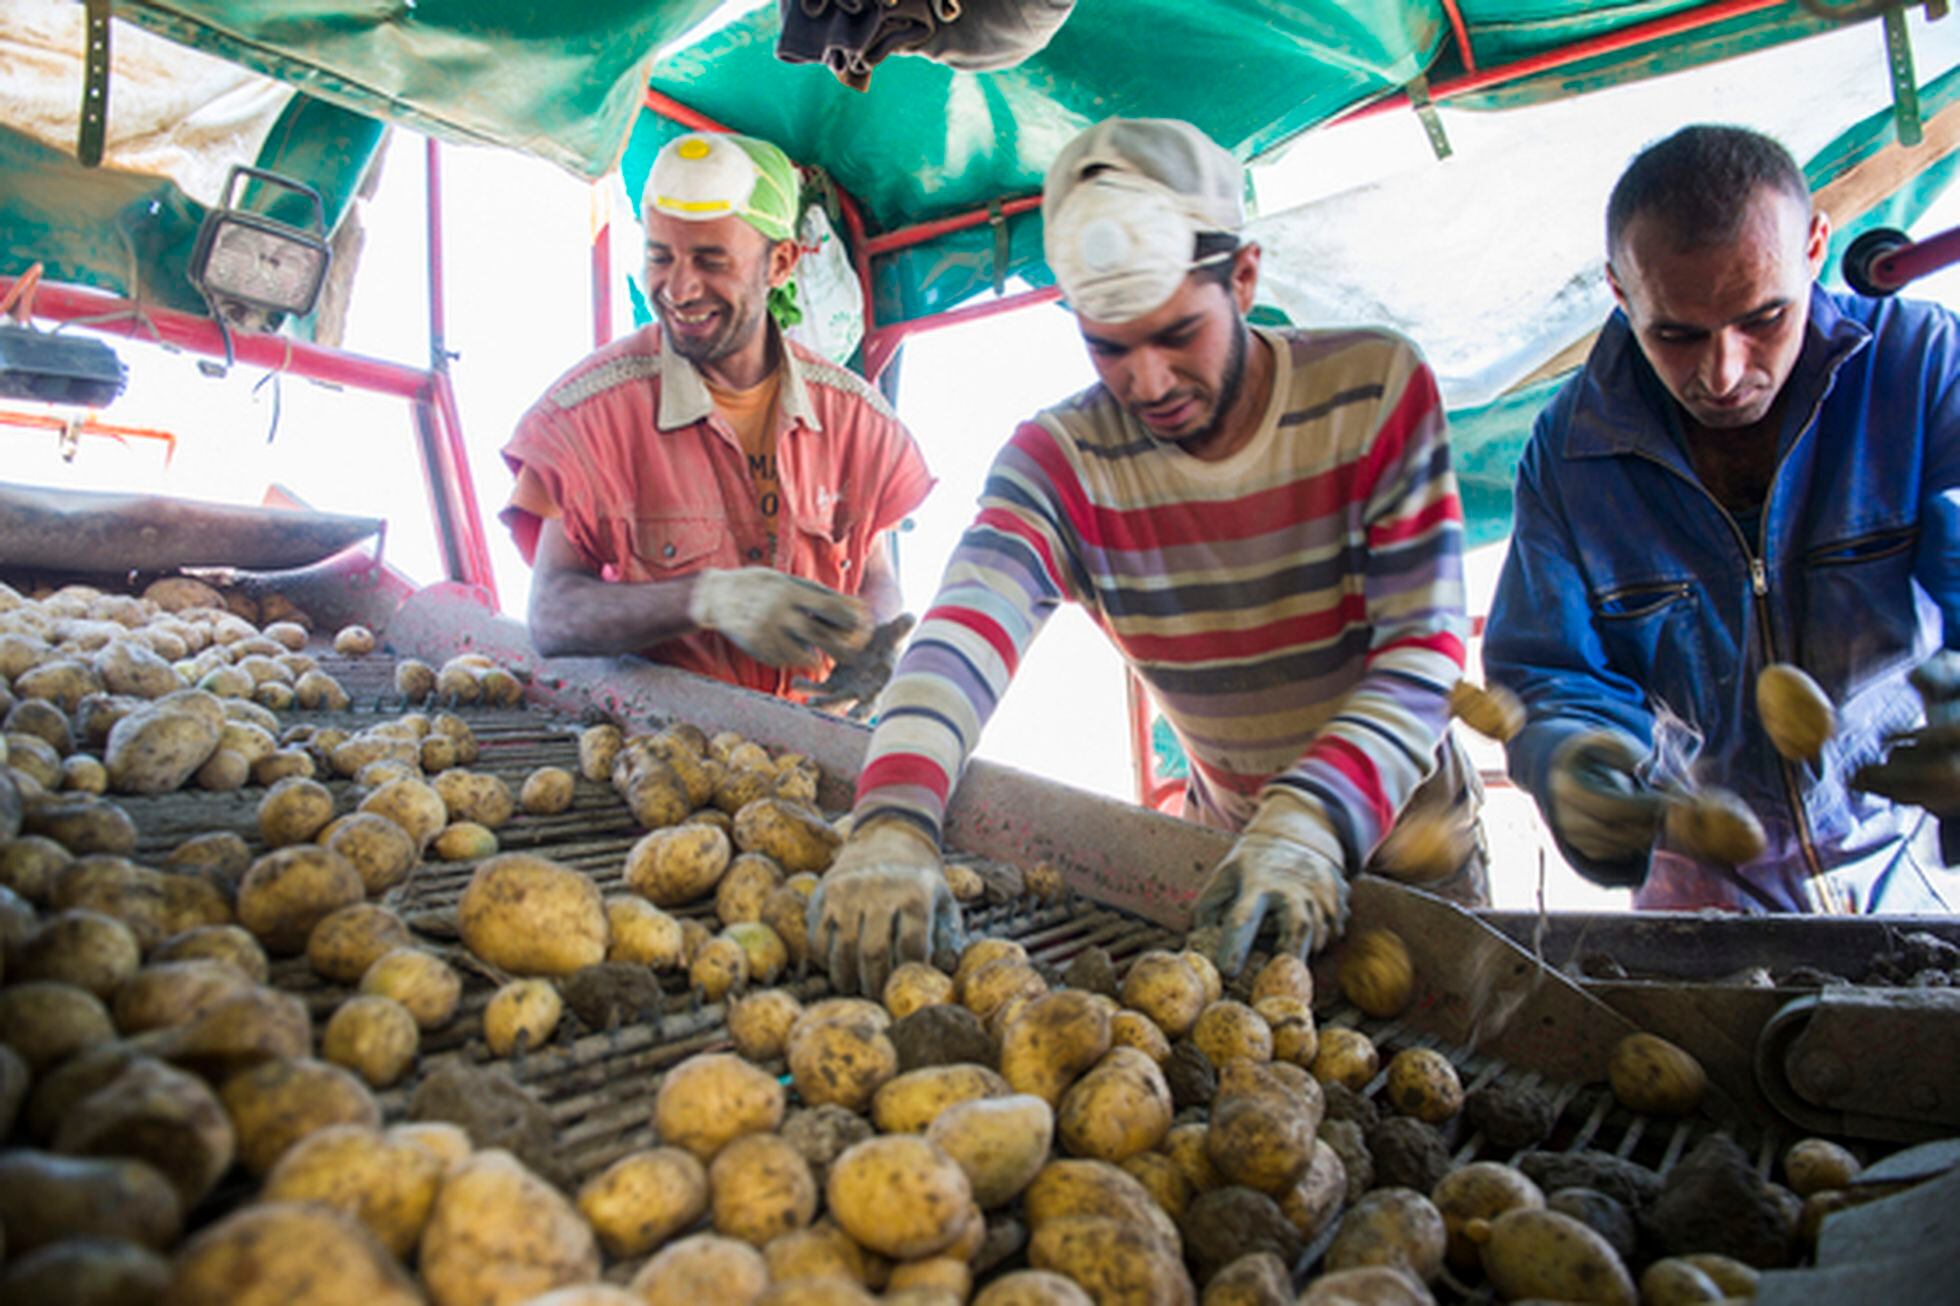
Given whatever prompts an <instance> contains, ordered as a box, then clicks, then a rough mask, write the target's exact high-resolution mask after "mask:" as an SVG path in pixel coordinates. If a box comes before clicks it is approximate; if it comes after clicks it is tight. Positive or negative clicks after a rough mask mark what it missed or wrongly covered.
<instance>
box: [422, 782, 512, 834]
mask: <svg viewBox="0 0 1960 1306" xmlns="http://www.w3.org/2000/svg"><path fill="white" fill-rule="evenodd" d="M435 786H436V792H437V793H438V794H440V795H442V801H443V804H444V805H445V806H446V807H447V808H448V809H449V819H450V820H451V821H474V822H475V823H476V824H478V825H481V826H483V827H485V828H486V829H490V830H497V829H502V828H503V826H504V825H506V824H507V823H508V822H509V821H510V818H511V815H512V813H514V812H515V811H516V810H517V802H516V800H515V799H513V798H512V797H511V794H510V786H509V785H507V784H505V783H504V782H503V781H502V780H500V779H498V778H497V777H496V776H494V775H484V774H481V773H479V772H476V771H465V770H463V769H461V768H460V767H459V768H457V769H455V770H451V771H444V772H443V773H442V774H441V775H439V776H437V777H436V779H435Z"/></svg>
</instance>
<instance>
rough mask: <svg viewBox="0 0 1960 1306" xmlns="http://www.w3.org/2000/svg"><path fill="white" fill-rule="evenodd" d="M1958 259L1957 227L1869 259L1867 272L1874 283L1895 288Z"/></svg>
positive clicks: (1959, 234)
mask: <svg viewBox="0 0 1960 1306" xmlns="http://www.w3.org/2000/svg"><path fill="white" fill-rule="evenodd" d="M1956 262H1960V227H1953V228H1951V229H1949V230H1946V231H1942V232H1940V233H1939V234H1938V235H1937V236H1928V237H1927V238H1926V239H1925V240H1917V241H1914V242H1912V243H1911V244H1909V245H1905V246H1902V247H1900V248H1899V249H1896V250H1893V251H1892V252H1891V253H1890V254H1885V255H1881V256H1880V257H1878V258H1875V259H1873V260H1872V264H1871V269H1870V271H1869V272H1868V273H1867V276H1869V278H1870V279H1871V281H1872V283H1873V284H1874V285H1878V286H1883V287H1885V288H1886V289H1888V290H1897V289H1899V288H1900V287H1902V286H1904V285H1906V284H1907V283H1908V282H1912V281H1917V280H1918V279H1919V278H1920V277H1923V276H1925V275H1927V274H1928V273H1931V272H1937V271H1939V270H1940V269H1941V268H1943V267H1947V266H1949V265H1951V264H1953V263H1956Z"/></svg>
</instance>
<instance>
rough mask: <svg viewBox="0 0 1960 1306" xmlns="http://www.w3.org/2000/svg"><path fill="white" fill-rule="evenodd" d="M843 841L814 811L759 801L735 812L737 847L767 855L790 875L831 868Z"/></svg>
mask: <svg viewBox="0 0 1960 1306" xmlns="http://www.w3.org/2000/svg"><path fill="white" fill-rule="evenodd" d="M842 843H843V839H842V838H841V837H840V836H839V835H838V833H837V831H836V830H834V829H832V828H831V826H830V823H829V822H828V821H826V820H824V819H823V817H822V816H820V815H818V814H817V813H816V812H815V811H814V810H812V809H811V808H808V807H805V806H804V805H803V804H801V803H795V802H790V801H788V800H787V799H782V798H759V799H757V800H755V801H754V802H751V803H748V804H745V805H744V806H743V807H742V808H741V809H740V810H739V811H737V812H736V813H735V846H736V847H737V848H740V849H741V850H742V851H743V852H745V853H747V852H759V853H764V854H766V855H767V856H768V857H769V858H770V859H771V860H772V861H774V862H775V863H776V864H777V865H778V866H780V867H782V868H783V870H784V871H786V872H788V873H789V874H791V875H795V874H798V873H799V872H802V871H813V872H818V873H821V872H823V871H824V870H826V869H828V868H829V866H830V860H831V858H832V857H833V856H835V855H836V853H837V848H838V846H839V845H840V844H842Z"/></svg>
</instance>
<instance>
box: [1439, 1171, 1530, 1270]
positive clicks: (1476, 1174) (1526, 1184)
mask: <svg viewBox="0 0 1960 1306" xmlns="http://www.w3.org/2000/svg"><path fill="white" fill-rule="evenodd" d="M1430 1200H1431V1201H1432V1202H1433V1203H1435V1206H1436V1209H1437V1211H1438V1212H1440V1213H1441V1214H1442V1217H1443V1228H1444V1232H1445V1237H1446V1239H1447V1246H1446V1249H1445V1251H1444V1256H1445V1258H1446V1259H1447V1260H1448V1262H1449V1264H1450V1266H1451V1268H1453V1269H1454V1270H1456V1272H1457V1273H1458V1274H1466V1275H1474V1274H1475V1273H1476V1272H1477V1271H1478V1269H1479V1268H1480V1266H1481V1264H1482V1262H1481V1260H1480V1258H1479V1256H1478V1252H1477V1244H1476V1243H1474V1242H1471V1241H1470V1236H1469V1235H1468V1234H1467V1233H1465V1232H1464V1226H1466V1225H1467V1224H1469V1223H1470V1221H1472V1220H1487V1221H1488V1220H1495V1219H1496V1218H1497V1217H1498V1216H1500V1215H1502V1214H1504V1212H1506V1211H1512V1210H1519V1209H1526V1208H1529V1209H1542V1208H1543V1207H1544V1205H1545V1194H1544V1193H1543V1192H1542V1191H1541V1190H1540V1189H1539V1187H1538V1185H1537V1184H1535V1183H1533V1182H1532V1181H1531V1180H1530V1179H1528V1178H1526V1177H1525V1176H1524V1175H1523V1174H1521V1173H1519V1172H1518V1171H1516V1170H1513V1169H1512V1168H1511V1167H1510V1166H1508V1165H1499V1164H1498V1163H1496V1162H1495V1161H1472V1162H1471V1163H1469V1164H1468V1165H1462V1166H1458V1167H1457V1168H1456V1169H1454V1170H1452V1171H1450V1172H1449V1173H1448V1174H1446V1175H1444V1176H1443V1178H1442V1179H1441V1180H1440V1181H1439V1182H1438V1183H1437V1184H1436V1188H1435V1191H1434V1192H1432V1193H1431V1194H1430Z"/></svg>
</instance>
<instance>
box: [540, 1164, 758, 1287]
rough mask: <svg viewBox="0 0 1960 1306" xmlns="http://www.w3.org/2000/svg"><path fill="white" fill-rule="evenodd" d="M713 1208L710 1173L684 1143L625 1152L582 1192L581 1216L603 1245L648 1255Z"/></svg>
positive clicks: (611, 1251) (610, 1249) (623, 1255)
mask: <svg viewBox="0 0 1960 1306" xmlns="http://www.w3.org/2000/svg"><path fill="white" fill-rule="evenodd" d="M765 1136H766V1135H758V1137H765ZM707 1209H708V1172H707V1171H706V1170H704V1169H703V1168H702V1166H701V1163H700V1162H699V1161H697V1160H695V1159H694V1157H693V1156H691V1155H689V1154H688V1153H687V1152H685V1151H683V1150H681V1149H680V1148H678V1147H656V1148H651V1149H649V1150H647V1151H643V1152H634V1153H632V1154H631V1155H629V1156H623V1157H621V1158H620V1159H619V1160H617V1161H615V1162H613V1163H612V1164H611V1165H609V1166H607V1167H606V1168H605V1169H604V1170H602V1171H600V1172H599V1173H598V1174H596V1175H594V1176H593V1177H592V1178H591V1179H589V1180H587V1181H586V1183H585V1186H584V1187H582V1188H580V1189H579V1191H578V1211H579V1214H580V1215H583V1216H584V1217H585V1218H586V1221H587V1222H588V1223H590V1224H591V1226H592V1230H593V1232H594V1233H596V1234H597V1235H598V1237H599V1245H600V1246H602V1247H604V1248H605V1249H606V1251H607V1252H608V1253H609V1254H610V1255H612V1256H615V1257H621V1258H626V1257H633V1256H644V1255H646V1254H647V1253H648V1252H650V1251H652V1250H653V1249H654V1248H656V1247H658V1246H660V1245H661V1244H662V1243H664V1242H666V1241H667V1240H668V1239H669V1238H672V1237H673V1236H674V1235H675V1234H677V1233H679V1232H680V1231H681V1230H683V1229H685V1228H687V1227H688V1226H689V1225H691V1224H693V1223H694V1222H695V1221H696V1220H698V1219H700V1218H701V1216H702V1214H703V1213H704V1212H706V1211H707Z"/></svg>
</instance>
